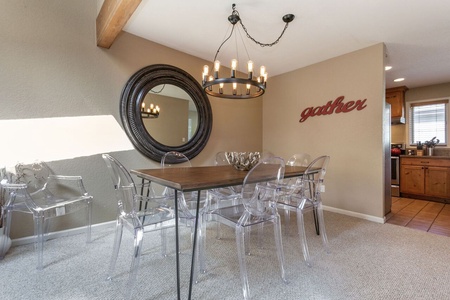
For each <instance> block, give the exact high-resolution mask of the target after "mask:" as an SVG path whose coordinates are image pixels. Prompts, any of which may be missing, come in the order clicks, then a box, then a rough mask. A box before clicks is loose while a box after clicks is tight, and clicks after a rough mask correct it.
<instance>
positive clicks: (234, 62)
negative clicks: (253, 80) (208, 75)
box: [231, 59, 237, 70]
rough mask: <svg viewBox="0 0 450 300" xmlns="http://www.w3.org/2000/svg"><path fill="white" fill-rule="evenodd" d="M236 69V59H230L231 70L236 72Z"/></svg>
mask: <svg viewBox="0 0 450 300" xmlns="http://www.w3.org/2000/svg"><path fill="white" fill-rule="evenodd" d="M236 69H237V59H232V60H231V70H236Z"/></svg>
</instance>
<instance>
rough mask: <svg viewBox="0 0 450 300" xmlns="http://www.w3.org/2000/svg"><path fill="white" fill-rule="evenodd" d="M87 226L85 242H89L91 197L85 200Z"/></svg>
mask: <svg viewBox="0 0 450 300" xmlns="http://www.w3.org/2000/svg"><path fill="white" fill-rule="evenodd" d="M86 209H87V220H86V221H87V226H86V243H90V242H91V232H92V230H91V229H92V199H90V200H88V202H87V208H86Z"/></svg>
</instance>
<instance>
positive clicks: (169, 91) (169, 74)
mask: <svg viewBox="0 0 450 300" xmlns="http://www.w3.org/2000/svg"><path fill="white" fill-rule="evenodd" d="M120 116H121V119H122V123H123V126H124V129H125V132H126V133H127V135H128V137H129V138H130V140H131V142H132V143H133V145H134V146H135V147H136V149H137V150H138V151H140V152H141V153H142V154H144V155H145V156H147V157H149V158H150V159H153V160H155V161H160V160H161V158H162V156H163V155H164V154H165V153H166V152H169V151H178V152H181V153H183V154H184V155H186V156H187V157H188V158H189V159H191V158H193V157H195V156H196V155H198V154H199V153H200V151H201V150H202V149H203V148H204V147H205V146H206V143H207V141H208V139H209V136H210V133H211V129H212V111H211V105H210V103H209V99H208V97H207V96H206V93H205V92H204V91H203V89H202V88H201V86H200V84H199V83H198V82H197V81H196V80H195V79H194V78H193V77H192V76H191V75H189V74H188V73H187V72H185V71H183V70H181V69H179V68H177V67H174V66H170V65H163V64H158V65H151V66H147V67H145V68H142V69H141V70H139V71H137V72H136V73H135V74H133V76H131V77H130V79H129V80H128V82H127V84H126V85H125V87H124V89H123V91H122V95H121V100H120Z"/></svg>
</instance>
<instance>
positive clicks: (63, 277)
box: [0, 212, 450, 300]
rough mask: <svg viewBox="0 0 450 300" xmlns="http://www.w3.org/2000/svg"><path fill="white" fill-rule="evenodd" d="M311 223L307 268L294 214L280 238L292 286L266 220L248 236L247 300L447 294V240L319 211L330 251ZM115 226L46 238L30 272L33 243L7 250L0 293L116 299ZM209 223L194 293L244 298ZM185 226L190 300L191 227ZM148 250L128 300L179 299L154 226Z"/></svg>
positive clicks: (124, 264)
mask: <svg viewBox="0 0 450 300" xmlns="http://www.w3.org/2000/svg"><path fill="white" fill-rule="evenodd" d="M307 220H308V219H307ZM309 221H310V222H309V223H310V224H311V226H309V228H307V232H308V234H309V241H310V242H309V243H310V244H309V246H310V251H311V258H312V261H313V266H312V267H311V268H309V267H307V266H306V265H305V264H304V262H303V258H302V254H301V250H300V247H299V240H298V237H297V235H296V227H295V218H294V217H293V218H292V222H291V224H290V233H291V234H290V235H288V236H286V235H284V236H283V238H284V240H283V244H284V250H285V255H286V271H287V276H288V279H289V283H288V284H284V283H283V282H282V281H281V279H280V277H279V268H278V263H277V259H276V253H275V247H274V244H273V231H272V228H270V227H265V231H264V237H265V239H264V240H265V246H264V248H262V249H261V248H258V247H257V243H256V236H257V235H256V234H254V235H253V236H255V240H253V241H252V244H251V247H252V250H253V251H252V255H251V256H249V257H248V258H247V263H248V269H249V273H250V275H249V278H250V289H251V293H252V299H449V298H450V271H449V270H450V238H449V237H444V236H439V235H434V234H430V233H426V232H422V231H417V230H414V229H409V228H405V227H401V226H395V225H390V224H377V223H373V222H370V221H365V220H361V219H357V218H352V217H348V216H344V215H340V214H336V213H331V212H325V222H326V226H327V232H328V238H329V242H330V250H331V253H329V254H327V253H326V252H325V251H324V250H323V247H322V245H321V240H320V238H319V237H317V236H315V235H314V229H313V226H312V222H311V220H309ZM113 229H114V228H111V229H108V230H101V231H96V230H94V231H93V242H92V243H91V244H89V245H86V244H85V243H84V238H85V236H84V235H76V236H70V237H64V238H58V239H54V240H49V241H47V243H46V248H45V250H44V265H45V268H44V270H42V271H37V270H36V269H35V267H36V255H35V252H34V248H33V245H25V246H18V247H14V248H11V249H10V251H9V252H8V254H7V255H6V257H5V259H4V260H2V261H0V281H1V285H0V299H2V300H6V299H122V298H123V291H124V285H125V281H126V279H127V275H128V269H129V263H130V260H131V251H132V238H131V234H130V233H128V232H125V234H124V241H123V244H122V248H121V254H120V255H121V257H120V262H119V264H118V265H117V269H116V276H115V277H114V279H113V281H106V280H105V277H106V270H107V267H108V264H109V258H110V255H111V248H112V243H113V231H114V230H113ZM214 229H215V226H211V227H210V228H208V231H207V236H208V237H207V257H208V273H207V274H202V275H200V278H199V282H198V283H197V284H196V285H195V286H194V290H193V299H242V292H241V283H240V278H239V266H238V262H237V256H236V250H235V249H236V244H235V239H234V232H233V230H232V229H230V228H226V227H224V226H222V230H223V239H221V240H216V239H215V230H214ZM182 233H183V239H182V246H183V247H182V248H183V251H182V253H181V262H182V282H183V283H182V293H183V299H186V298H187V297H186V295H187V285H188V284H187V283H188V271H189V268H188V266H189V262H190V252H189V230H188V229H184V230H183V231H182ZM172 234H173V233H172ZM171 240H173V239H171ZM172 246H173V245H169V247H172ZM144 249H145V250H144V253H143V256H142V259H141V265H140V270H139V273H138V279H137V285H136V290H135V292H134V294H133V299H176V291H175V255H174V253H173V251H172V253H171V254H170V255H169V257H166V258H163V257H161V256H160V254H159V253H160V252H159V250H160V249H159V235H158V233H150V234H147V235H146V236H145V237H144ZM171 249H174V247H173V248H171Z"/></svg>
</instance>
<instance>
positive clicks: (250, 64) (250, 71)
mask: <svg viewBox="0 0 450 300" xmlns="http://www.w3.org/2000/svg"><path fill="white" fill-rule="evenodd" d="M247 71H248V79H252V77H253V62H252V61H251V60H249V61H248V62H247Z"/></svg>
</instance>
